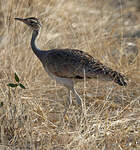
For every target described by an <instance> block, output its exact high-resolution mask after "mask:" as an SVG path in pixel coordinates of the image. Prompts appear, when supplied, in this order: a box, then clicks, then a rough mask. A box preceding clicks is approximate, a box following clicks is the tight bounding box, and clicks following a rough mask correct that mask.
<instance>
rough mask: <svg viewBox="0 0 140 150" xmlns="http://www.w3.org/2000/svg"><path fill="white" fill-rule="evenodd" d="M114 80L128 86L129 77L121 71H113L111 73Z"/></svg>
mask: <svg viewBox="0 0 140 150" xmlns="http://www.w3.org/2000/svg"><path fill="white" fill-rule="evenodd" d="M110 76H111V78H112V80H113V81H114V82H115V83H117V84H119V85H120V86H127V78H126V77H125V76H124V75H122V74H121V73H119V72H116V71H112V72H111V74H110Z"/></svg>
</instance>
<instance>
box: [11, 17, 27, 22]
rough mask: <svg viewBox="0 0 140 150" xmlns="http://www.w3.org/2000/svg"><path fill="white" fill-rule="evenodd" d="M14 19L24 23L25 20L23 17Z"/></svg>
mask: <svg viewBox="0 0 140 150" xmlns="http://www.w3.org/2000/svg"><path fill="white" fill-rule="evenodd" d="M14 19H15V20H19V21H21V22H24V23H26V20H25V19H23V18H14Z"/></svg>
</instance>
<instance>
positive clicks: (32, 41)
mask: <svg viewBox="0 0 140 150" xmlns="http://www.w3.org/2000/svg"><path fill="white" fill-rule="evenodd" d="M38 33H39V30H33V33H32V39H31V47H32V50H33V52H34V53H35V55H36V56H37V57H38V58H39V59H40V60H41V58H42V51H41V50H40V49H39V48H38V47H37V46H36V42H35V41H36V38H37V36H38Z"/></svg>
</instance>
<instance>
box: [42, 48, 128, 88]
mask: <svg viewBox="0 0 140 150" xmlns="http://www.w3.org/2000/svg"><path fill="white" fill-rule="evenodd" d="M43 64H44V67H47V69H48V71H49V72H51V73H52V74H53V75H55V76H57V77H61V78H73V79H83V78H84V76H85V77H86V78H89V79H92V78H97V77H98V78H99V79H101V80H107V81H108V80H112V81H115V82H116V83H118V84H119V85H121V86H122V85H124V86H125V85H126V82H125V77H124V76H123V75H121V74H120V73H118V72H116V71H113V70H112V69H110V68H108V67H106V66H104V65H103V64H102V63H100V62H99V61H98V60H96V59H94V58H93V57H92V56H91V55H89V54H88V53H86V52H83V51H80V50H75V49H54V50H49V51H47V55H46V56H45V57H44V63H43Z"/></svg>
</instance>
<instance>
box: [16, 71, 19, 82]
mask: <svg viewBox="0 0 140 150" xmlns="http://www.w3.org/2000/svg"><path fill="white" fill-rule="evenodd" d="M15 80H16V81H17V82H19V77H18V75H17V74H16V73H15Z"/></svg>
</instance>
